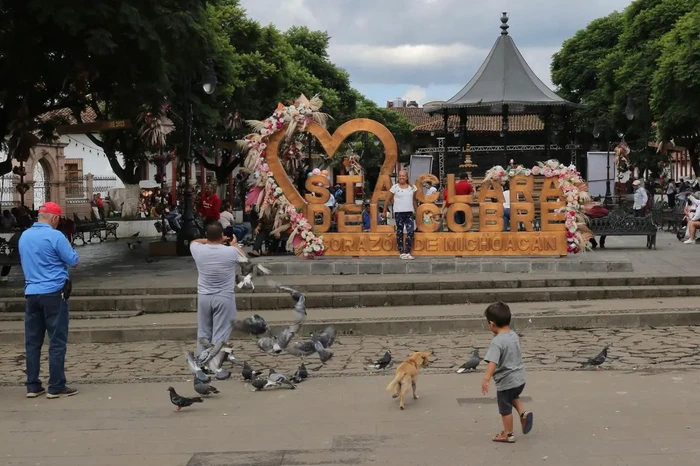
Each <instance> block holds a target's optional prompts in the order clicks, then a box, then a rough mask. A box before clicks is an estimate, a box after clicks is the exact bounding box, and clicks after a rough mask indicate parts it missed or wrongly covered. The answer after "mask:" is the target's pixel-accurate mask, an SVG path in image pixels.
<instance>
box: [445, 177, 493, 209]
mask: <svg viewBox="0 0 700 466" xmlns="http://www.w3.org/2000/svg"><path fill="white" fill-rule="evenodd" d="M492 199H496V202H497V203H499V204H501V205H503V203H504V202H505V198H504V197H503V187H502V186H501V183H496V182H495V181H493V180H489V181H484V183H483V184H482V185H481V188H480V189H479V204H483V203H484V202H493V201H492ZM450 202H452V201H450Z"/></svg>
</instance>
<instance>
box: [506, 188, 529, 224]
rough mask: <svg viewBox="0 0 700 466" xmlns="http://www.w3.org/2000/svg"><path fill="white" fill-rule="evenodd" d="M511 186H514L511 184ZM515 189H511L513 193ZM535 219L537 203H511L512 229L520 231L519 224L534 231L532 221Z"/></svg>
mask: <svg viewBox="0 0 700 466" xmlns="http://www.w3.org/2000/svg"><path fill="white" fill-rule="evenodd" d="M511 186H513V185H512V184H511ZM512 193H513V191H511V194H512ZM534 220H535V204H533V203H532V202H512V201H511V203H510V231H515V232H517V231H518V225H519V224H520V223H522V224H523V225H525V231H532V222H533V221H534Z"/></svg>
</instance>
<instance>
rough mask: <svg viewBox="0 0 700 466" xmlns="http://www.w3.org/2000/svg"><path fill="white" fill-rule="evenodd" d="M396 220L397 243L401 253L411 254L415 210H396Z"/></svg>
mask: <svg viewBox="0 0 700 466" xmlns="http://www.w3.org/2000/svg"><path fill="white" fill-rule="evenodd" d="M394 220H395V221H396V244H397V246H398V247H399V252H400V253H401V254H411V248H412V247H413V227H414V225H413V212H394ZM404 228H405V229H406V240H405V243H404V236H403V230H404Z"/></svg>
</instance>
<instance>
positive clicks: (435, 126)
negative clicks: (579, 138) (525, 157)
mask: <svg viewBox="0 0 700 466" xmlns="http://www.w3.org/2000/svg"><path fill="white" fill-rule="evenodd" d="M389 110H391V111H393V112H398V113H401V114H402V115H403V116H405V117H406V119H407V120H408V121H409V122H410V123H411V124H412V125H413V126H415V128H413V132H414V133H430V132H433V131H435V132H438V131H442V130H443V120H442V116H440V115H436V116H430V115H428V114H427V113H425V112H424V111H423V109H422V108H416V107H398V108H389ZM508 122H509V124H510V131H511V132H516V133H519V132H528V131H544V123H543V122H542V120H541V119H540V118H539V117H538V116H537V115H511V116H510V117H509V118H508ZM458 126H459V117H458V116H455V115H453V116H450V118H449V120H448V122H447V127H448V129H449V131H451V132H454V131H457V128H458ZM467 131H470V132H474V133H491V132H500V131H501V117H500V115H472V116H470V117H469V118H468V120H467Z"/></svg>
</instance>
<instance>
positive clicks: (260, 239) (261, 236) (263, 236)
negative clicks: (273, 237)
mask: <svg viewBox="0 0 700 466" xmlns="http://www.w3.org/2000/svg"><path fill="white" fill-rule="evenodd" d="M269 237H270V232H269V231H268V230H260V232H259V233H258V234H257V235H255V244H253V251H255V252H262V245H263V243H265V242H267V238H269Z"/></svg>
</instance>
